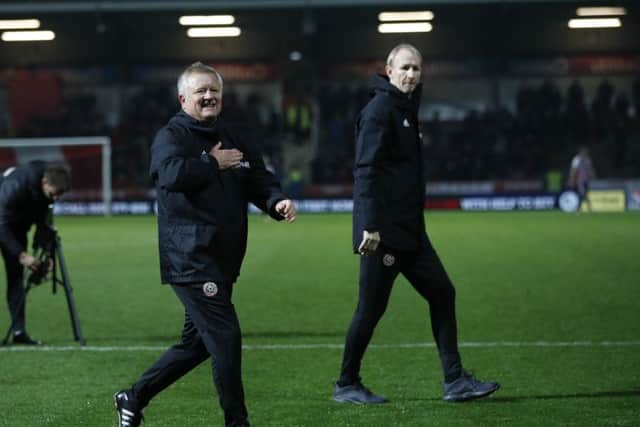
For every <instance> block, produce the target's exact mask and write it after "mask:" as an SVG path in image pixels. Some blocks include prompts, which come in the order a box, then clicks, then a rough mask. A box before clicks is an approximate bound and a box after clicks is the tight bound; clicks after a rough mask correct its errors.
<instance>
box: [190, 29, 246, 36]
mask: <svg viewBox="0 0 640 427" xmlns="http://www.w3.org/2000/svg"><path fill="white" fill-rule="evenodd" d="M241 33H242V31H240V27H196V28H189V29H188V30H187V36H189V37H238V36H239V35H240V34H241Z"/></svg>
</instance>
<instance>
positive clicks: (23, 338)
mask: <svg viewBox="0 0 640 427" xmlns="http://www.w3.org/2000/svg"><path fill="white" fill-rule="evenodd" d="M13 343H14V344H22V345H41V344H42V341H39V340H35V339H33V338H31V337H30V336H29V334H27V333H26V332H20V333H17V334H14V335H13Z"/></svg>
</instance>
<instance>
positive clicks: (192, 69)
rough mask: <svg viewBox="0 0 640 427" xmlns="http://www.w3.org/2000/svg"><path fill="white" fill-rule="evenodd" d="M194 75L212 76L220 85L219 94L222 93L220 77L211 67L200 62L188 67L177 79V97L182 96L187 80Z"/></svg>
mask: <svg viewBox="0 0 640 427" xmlns="http://www.w3.org/2000/svg"><path fill="white" fill-rule="evenodd" d="M194 73H201V74H213V75H214V76H216V78H217V79H218V83H220V93H222V86H223V82H222V75H221V74H220V73H219V72H218V70H216V69H215V68H213V67H210V66H209V65H206V64H203V63H202V62H200V61H197V62H194V63H193V64H191V65H189V66H188V67H187V68H186V69H185V70H184V71H183V72H182V74H180V77H178V95H184V94H185V91H186V89H187V79H188V78H189V77H190V76H191V74H194Z"/></svg>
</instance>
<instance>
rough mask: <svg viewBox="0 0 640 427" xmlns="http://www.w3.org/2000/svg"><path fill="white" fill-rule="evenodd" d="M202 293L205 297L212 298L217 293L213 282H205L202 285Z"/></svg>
mask: <svg viewBox="0 0 640 427" xmlns="http://www.w3.org/2000/svg"><path fill="white" fill-rule="evenodd" d="M202 292H203V293H204V296H206V297H214V296H216V294H217V293H218V285H216V284H215V283H213V282H206V283H205V284H204V285H202Z"/></svg>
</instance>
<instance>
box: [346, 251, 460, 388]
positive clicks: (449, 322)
mask: <svg viewBox="0 0 640 427" xmlns="http://www.w3.org/2000/svg"><path fill="white" fill-rule="evenodd" d="M400 273H402V274H403V275H404V276H405V277H406V278H407V280H408V281H409V283H411V285H412V286H413V287H414V288H415V290H416V291H418V293H419V294H420V295H421V296H422V297H423V298H424V299H425V300H427V302H428V303H429V311H430V315H431V329H432V332H433V337H434V339H435V342H436V345H437V347H438V353H439V355H440V361H441V363H442V369H443V372H444V376H445V380H446V381H447V382H449V381H453V380H454V379H456V378H458V377H459V376H460V373H461V370H462V363H461V360H460V355H459V353H458V337H457V329H456V314H455V289H454V287H453V284H452V283H451V280H450V279H449V276H448V275H447V273H446V271H445V269H444V267H443V265H442V263H441V262H440V258H439V257H438V254H437V253H436V252H435V250H434V248H433V246H432V245H431V242H429V240H428V238H425V239H424V247H423V248H422V249H421V250H419V251H414V252H403V251H398V250H394V249H389V248H385V247H383V246H381V247H380V248H379V249H378V250H377V251H376V253H375V254H373V255H367V256H361V257H360V292H359V297H358V305H357V307H356V311H355V314H354V315H353V319H352V320H351V325H350V326H349V331H348V332H347V337H346V343H345V348H344V356H343V361H342V370H341V373H340V379H339V380H338V384H340V385H348V384H353V383H354V382H356V381H357V380H359V374H360V364H361V362H362V358H363V356H364V353H365V351H366V349H367V346H368V345H369V341H371V337H372V335H373V331H374V329H375V327H376V325H377V324H378V321H379V320H380V318H382V315H383V314H384V312H385V309H386V308H387V303H388V302H389V296H390V294H391V288H392V287H393V282H394V280H395V279H396V277H398V274H400Z"/></svg>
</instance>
